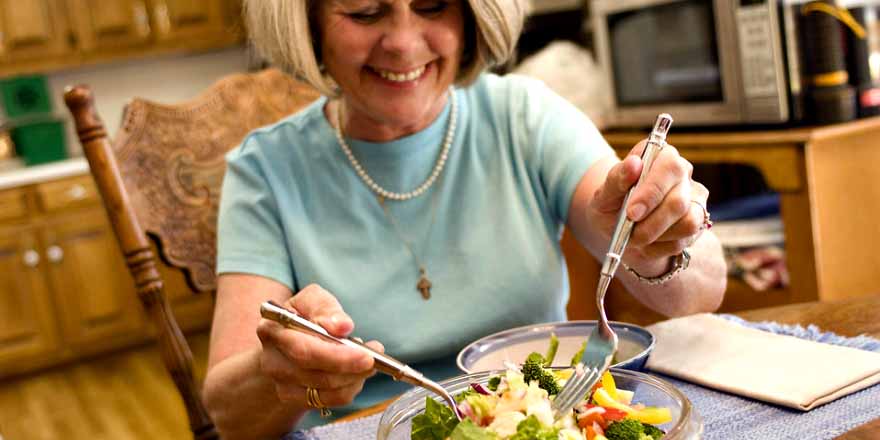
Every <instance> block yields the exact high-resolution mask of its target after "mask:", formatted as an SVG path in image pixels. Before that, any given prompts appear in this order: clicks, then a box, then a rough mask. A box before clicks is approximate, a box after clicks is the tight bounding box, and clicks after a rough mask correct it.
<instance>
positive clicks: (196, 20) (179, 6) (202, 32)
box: [151, 0, 225, 41]
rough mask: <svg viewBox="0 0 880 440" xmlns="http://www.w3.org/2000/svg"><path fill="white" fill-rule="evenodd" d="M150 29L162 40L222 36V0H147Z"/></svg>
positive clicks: (223, 23) (223, 25)
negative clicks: (150, 21) (149, 7)
mask: <svg viewBox="0 0 880 440" xmlns="http://www.w3.org/2000/svg"><path fill="white" fill-rule="evenodd" d="M151 4H152V14H153V27H154V29H155V31H156V37H157V38H158V39H159V40H162V41H170V40H177V39H180V38H209V39H210V38H221V37H223V36H224V35H223V32H224V27H225V22H224V8H225V5H224V1H223V0H151Z"/></svg>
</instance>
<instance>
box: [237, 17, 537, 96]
mask: <svg viewBox="0 0 880 440" xmlns="http://www.w3.org/2000/svg"><path fill="white" fill-rule="evenodd" d="M319 1H326V0H245V2H244V9H245V19H246V21H247V26H248V29H249V33H250V39H251V41H252V43H253V45H254V47H255V48H256V49H257V51H258V52H259V53H260V55H262V56H263V57H265V58H267V59H268V60H269V61H270V62H272V63H273V64H275V65H277V66H279V67H281V68H282V69H285V70H286V71H288V72H290V73H292V74H293V75H295V76H296V77H298V78H299V79H301V80H303V81H305V82H307V83H309V84H311V85H312V86H313V87H315V88H316V89H318V90H319V91H320V92H321V93H323V94H325V95H327V96H335V95H337V94H338V92H337V88H336V85H335V83H334V82H333V79H332V78H330V77H329V76H328V75H325V74H324V72H323V71H322V70H323V69H322V67H321V63H320V60H319V56H320V53H319V49H318V47H319V46H318V43H319V40H318V38H319V35H318V32H317V27H316V24H315V23H314V22H313V19H314V18H315V6H316V5H317V2H319ZM462 5H464V6H466V7H465V11H464V14H465V47H464V55H463V57H462V62H461V66H459V70H458V77H457V78H456V80H455V82H456V84H458V85H462V86H464V85H468V84H470V83H471V82H473V81H474V80H475V79H476V78H477V76H479V75H480V73H481V72H483V71H484V70H485V69H487V68H489V67H492V66H495V65H499V64H503V63H504V62H505V61H507V60H508V59H509V58H510V57H511V55H512V54H513V52H514V49H515V47H516V42H517V39H519V35H520V32H521V31H522V26H523V20H525V15H526V13H527V10H526V0H462ZM472 27H473V28H475V29H473V28H472Z"/></svg>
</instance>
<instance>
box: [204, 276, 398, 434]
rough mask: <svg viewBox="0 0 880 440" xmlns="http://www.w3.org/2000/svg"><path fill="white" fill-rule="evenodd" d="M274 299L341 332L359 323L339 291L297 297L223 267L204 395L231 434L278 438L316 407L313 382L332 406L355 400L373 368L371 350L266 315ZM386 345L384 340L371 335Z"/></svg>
mask: <svg viewBox="0 0 880 440" xmlns="http://www.w3.org/2000/svg"><path fill="white" fill-rule="evenodd" d="M267 300H273V301H275V302H277V303H279V304H282V305H284V306H285V307H287V308H289V309H293V310H295V311H297V313H299V314H300V315H302V316H304V317H305V318H307V319H309V320H311V321H313V322H317V323H318V324H320V325H322V326H323V327H324V328H325V329H327V331H329V332H330V333H332V334H335V335H337V336H345V335H347V334H349V333H350V332H351V331H352V329H353V327H354V324H353V323H352V321H351V318H349V317H348V315H346V314H345V312H344V311H343V310H342V307H341V306H340V305H339V303H338V302H337V301H336V299H335V298H334V297H333V296H332V295H330V294H329V293H328V292H326V291H325V290H323V289H321V288H320V287H319V286H316V285H311V286H308V287H306V288H304V289H303V290H302V291H300V292H299V293H298V294H297V295H296V296H293V297H291V292H290V289H288V288H287V287H286V286H284V285H283V284H281V283H278V282H276V281H273V280H271V279H268V278H264V277H260V276H256V275H246V274H226V275H221V276H220V278H219V280H218V286H217V300H216V304H215V309H214V321H213V324H212V328H211V344H210V355H209V357H208V373H207V375H206V377H205V382H204V389H203V400H204V402H205V406H206V407H207V409H208V413H209V414H210V415H211V418H212V419H213V420H214V423H215V425H216V426H217V429H218V431H219V432H220V434H221V436H222V437H223V438H224V439H238V438H243V439H244V438H246V439H258V438H276V439H277V438H279V437H281V436H282V435H283V434H284V433H287V432H289V431H290V430H291V429H292V428H293V427H294V426H295V425H296V423H297V422H298V421H299V420H300V418H302V416H303V414H305V412H306V411H307V410H309V409H310V408H309V406H308V405H307V403H306V402H307V398H306V392H305V390H306V387H312V388H315V389H317V390H318V392H319V396H320V399H321V400H322V401H323V403H324V404H326V405H328V406H340V405H345V404H347V403H350V402H351V400H352V399H353V398H354V396H355V395H357V393H358V392H360V390H361V388H362V386H363V381H364V380H365V379H366V378H367V377H369V376H370V375H371V374H372V368H373V361H372V358H370V357H369V356H367V355H365V354H363V353H361V352H359V351H357V350H353V349H349V348H347V347H341V346H339V345H335V344H330V343H327V342H324V341H321V340H319V339H317V338H314V337H311V336H308V335H304V334H302V333H299V332H296V331H293V330H288V329H284V328H283V327H281V326H280V325H278V324H276V323H274V322H272V321H268V320H264V319H262V318H261V317H260V313H259V309H260V304H261V303H262V302H263V301H267ZM371 346H372V347H373V348H374V349H377V350H380V351H381V350H382V347H381V344H378V343H375V342H373V343H371Z"/></svg>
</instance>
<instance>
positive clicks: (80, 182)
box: [37, 175, 101, 211]
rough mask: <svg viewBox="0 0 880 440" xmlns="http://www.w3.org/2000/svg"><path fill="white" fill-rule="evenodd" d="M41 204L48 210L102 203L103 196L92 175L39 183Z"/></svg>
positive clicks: (38, 195) (38, 194) (38, 191)
mask: <svg viewBox="0 0 880 440" xmlns="http://www.w3.org/2000/svg"><path fill="white" fill-rule="evenodd" d="M37 197H38V199H39V201H40V206H42V208H43V209H44V210H46V211H57V210H60V209H65V208H70V207H76V206H80V205H90V204H95V203H100V201H101V196H100V194H98V189H97V187H95V182H94V181H92V176H90V175H86V176H80V177H75V178H72V179H65V180H58V181H55V182H46V183H41V184H39V185H37Z"/></svg>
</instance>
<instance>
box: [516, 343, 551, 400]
mask: <svg viewBox="0 0 880 440" xmlns="http://www.w3.org/2000/svg"><path fill="white" fill-rule="evenodd" d="M522 373H523V380H524V381H525V383H530V382H532V381H533V380H536V381H538V386H539V387H541V388H543V389H544V390H546V391H547V394H550V395H554V394H559V388H560V387H559V382H557V381H556V377H555V376H553V372H551V371H550V370H545V369H544V356H541V354H540V353H532V354H530V355H529V357H528V358H526V361H525V363H523V365H522Z"/></svg>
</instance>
